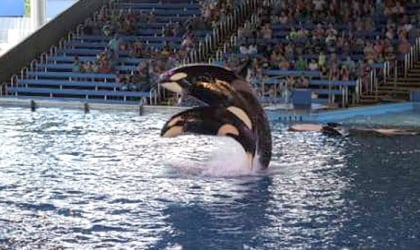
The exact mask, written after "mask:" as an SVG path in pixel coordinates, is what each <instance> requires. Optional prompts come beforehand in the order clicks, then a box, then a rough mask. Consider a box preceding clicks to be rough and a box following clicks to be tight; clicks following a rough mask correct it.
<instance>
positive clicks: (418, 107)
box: [267, 102, 420, 123]
mask: <svg viewBox="0 0 420 250" xmlns="http://www.w3.org/2000/svg"><path fill="white" fill-rule="evenodd" d="M409 111H420V104H418V103H414V102H407V103H397V104H380V105H375V106H369V107H356V108H348V109H341V110H333V111H319V112H317V113H304V114H302V113H291V112H290V111H289V112H284V111H281V110H267V114H268V117H269V119H270V120H271V121H289V122H296V121H298V122H315V123H323V122H333V121H340V120H344V119H349V118H353V117H356V116H375V115H383V114H387V113H393V112H397V113H399V112H409Z"/></svg>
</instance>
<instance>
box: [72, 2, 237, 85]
mask: <svg viewBox="0 0 420 250" xmlns="http://www.w3.org/2000/svg"><path fill="white" fill-rule="evenodd" d="M233 5H234V2H233V1H232V0H203V1H200V6H201V12H202V13H201V15H198V16H191V17H187V18H185V20H180V19H175V20H174V21H173V22H172V21H170V22H168V23H166V24H165V25H164V26H163V27H162V29H161V30H159V31H157V33H155V34H154V35H155V36H157V37H164V38H174V39H165V40H164V39H162V42H160V44H159V45H158V46H156V47H154V46H153V44H147V43H145V42H144V41H141V40H140V39H134V40H133V39H124V38H125V37H127V36H131V37H132V36H138V35H139V34H138V31H141V30H145V29H147V28H148V25H149V24H154V23H155V22H156V18H157V15H156V13H155V12H154V11H143V10H132V9H121V10H110V9H108V8H106V7H104V8H102V9H101V10H100V11H99V12H98V13H97V15H96V16H95V17H94V18H93V19H90V20H87V21H86V22H85V24H84V26H83V31H82V32H83V34H84V35H101V36H105V37H108V38H109V42H108V43H107V45H106V47H105V49H104V51H102V52H100V53H99V54H98V55H97V57H96V61H91V62H81V61H80V60H79V59H78V57H76V59H75V61H74V63H73V67H72V70H73V71H74V72H92V73H96V72H99V73H116V74H117V82H118V83H121V89H122V90H133V91H135V90H145V89H146V87H144V86H147V87H150V85H151V84H152V83H153V82H156V80H157V78H158V77H159V75H160V74H161V73H162V72H164V71H166V70H167V69H169V68H172V67H175V66H177V65H179V64H180V63H181V62H182V61H183V60H184V59H185V58H186V57H187V56H188V54H189V52H190V50H192V49H193V48H195V47H196V46H197V44H198V40H199V37H197V35H196V31H205V30H210V29H211V28H212V27H213V26H215V25H217V24H218V22H220V21H222V20H224V18H225V17H226V15H227V14H229V13H230V12H231V11H233ZM152 36H153V35H152ZM178 43H179V44H178ZM121 54H124V55H127V56H129V57H130V58H138V59H142V60H140V62H139V64H138V65H137V66H136V67H135V70H125V69H124V68H123V67H119V66H120V65H123V63H122V58H121ZM143 59H147V60H143Z"/></svg>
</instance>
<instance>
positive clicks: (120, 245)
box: [0, 108, 420, 249]
mask: <svg viewBox="0 0 420 250" xmlns="http://www.w3.org/2000/svg"><path fill="white" fill-rule="evenodd" d="M169 115H170V114H169V113H162V114H153V115H152V114H151V115H146V116H143V117H140V116H137V115H136V114H135V113H129V112H127V113H123V112H119V113H117V112H115V113H113V112H96V111H93V112H91V113H90V114H83V113H82V112H81V111H69V110H66V111H62V110H59V109H39V110H38V111H37V112H34V113H32V112H30V111H29V110H27V109H19V108H0V142H1V144H0V249H3V248H5V249H63V248H64V249H94V248H95V249H97V248H99V249H419V248H420V238H419V237H420V234H419V232H420V164H419V162H420V137H394V138H391V137H349V138H338V137H327V136H324V135H321V134H319V133H309V132H308V133H293V132H287V131H286V129H287V127H286V126H285V125H283V124H280V123H279V124H273V125H272V130H273V138H274V149H273V153H274V157H273V162H272V164H271V166H270V169H269V170H268V171H262V172H261V171H259V172H249V171H247V170H245V169H244V168H243V167H244V166H243V163H242V157H243V152H242V151H241V148H240V147H239V146H238V145H237V144H236V143H235V142H233V141H231V140H230V139H226V138H209V137H201V136H197V137H195V136H184V137H180V138H178V139H162V138H160V137H159V132H160V128H161V127H162V126H163V124H164V122H165V119H166V118H167V117H168V116H169Z"/></svg>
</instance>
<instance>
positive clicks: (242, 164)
mask: <svg viewBox="0 0 420 250" xmlns="http://www.w3.org/2000/svg"><path fill="white" fill-rule="evenodd" d="M172 140H175V139H172ZM176 140H177V142H176V143H174V142H173V141H172V142H171V143H170V144H171V146H170V147H171V148H170V149H169V152H168V155H169V157H168V159H167V160H166V165H169V166H170V167H171V168H173V169H175V170H177V171H178V172H180V173H183V174H193V175H203V176H213V177H232V176H244V175H255V174H256V173H258V171H259V170H260V169H261V167H260V165H259V163H258V160H257V158H256V159H254V162H253V163H252V164H251V163H250V162H249V161H248V159H247V157H246V154H245V151H244V149H243V148H242V146H241V145H240V144H239V143H237V142H236V141H234V140H233V139H231V138H229V137H217V136H201V135H200V136H180V137H177V139H176Z"/></svg>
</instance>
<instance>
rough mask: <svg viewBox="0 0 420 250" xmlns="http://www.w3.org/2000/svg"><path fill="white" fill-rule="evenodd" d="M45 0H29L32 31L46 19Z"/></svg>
mask: <svg viewBox="0 0 420 250" xmlns="http://www.w3.org/2000/svg"><path fill="white" fill-rule="evenodd" d="M45 1H46V0H31V24H32V31H36V30H38V29H39V28H40V27H41V26H42V25H44V24H45V21H46V4H45Z"/></svg>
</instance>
